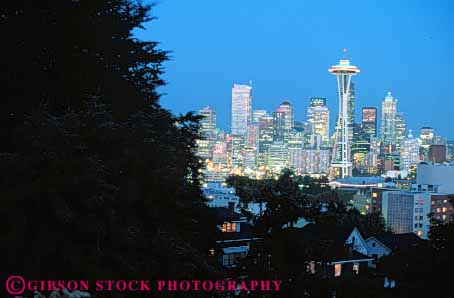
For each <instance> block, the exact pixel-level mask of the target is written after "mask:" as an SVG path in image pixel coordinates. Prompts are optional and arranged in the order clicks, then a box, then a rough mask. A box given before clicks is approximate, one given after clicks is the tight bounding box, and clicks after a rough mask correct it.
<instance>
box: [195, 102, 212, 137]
mask: <svg viewBox="0 0 454 298" xmlns="http://www.w3.org/2000/svg"><path fill="white" fill-rule="evenodd" d="M199 115H200V116H202V117H203V118H202V119H201V120H200V133H201V135H202V136H203V137H210V138H212V137H214V135H215V133H216V112H215V111H214V110H213V109H212V108H211V107H205V108H203V109H201V110H200V111H199Z"/></svg>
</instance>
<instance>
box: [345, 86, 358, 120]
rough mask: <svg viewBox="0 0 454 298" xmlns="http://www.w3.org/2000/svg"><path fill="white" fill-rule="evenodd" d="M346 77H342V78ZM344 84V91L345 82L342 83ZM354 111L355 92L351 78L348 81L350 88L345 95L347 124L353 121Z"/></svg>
mask: <svg viewBox="0 0 454 298" xmlns="http://www.w3.org/2000/svg"><path fill="white" fill-rule="evenodd" d="M346 79H347V78H345V77H344V80H346ZM342 85H343V86H344V89H345V90H344V91H346V90H347V82H344V83H343V84H342ZM355 112H356V92H355V82H354V81H353V80H352V81H351V82H350V88H349V91H348V97H347V114H348V118H347V120H348V121H347V122H348V124H349V125H352V124H354V123H355V114H356V113H355Z"/></svg>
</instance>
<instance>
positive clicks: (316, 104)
mask: <svg viewBox="0 0 454 298" xmlns="http://www.w3.org/2000/svg"><path fill="white" fill-rule="evenodd" d="M307 121H308V122H309V123H310V124H311V125H312V133H313V134H317V135H320V136H321V138H322V144H323V145H324V146H328V145H329V109H328V107H327V106H326V99H325V98H322V97H312V98H311V99H310V101H309V106H308V107H307Z"/></svg>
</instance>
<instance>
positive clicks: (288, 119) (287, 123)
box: [278, 101, 295, 131]
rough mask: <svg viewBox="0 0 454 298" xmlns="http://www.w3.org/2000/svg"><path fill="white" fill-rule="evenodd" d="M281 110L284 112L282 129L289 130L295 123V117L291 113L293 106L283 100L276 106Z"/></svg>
mask: <svg viewBox="0 0 454 298" xmlns="http://www.w3.org/2000/svg"><path fill="white" fill-rule="evenodd" d="M278 109H279V110H280V111H281V112H283V113H284V117H285V119H284V129H285V130H286V131H290V130H292V129H293V127H294V125H295V123H294V122H295V117H294V114H293V106H292V104H291V103H290V102H289V101H284V102H282V103H281V104H280V106H279V108H278Z"/></svg>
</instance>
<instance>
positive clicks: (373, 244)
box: [366, 237, 392, 258]
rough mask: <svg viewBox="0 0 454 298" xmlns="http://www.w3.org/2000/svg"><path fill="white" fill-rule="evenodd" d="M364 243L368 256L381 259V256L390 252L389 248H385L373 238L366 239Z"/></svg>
mask: <svg viewBox="0 0 454 298" xmlns="http://www.w3.org/2000/svg"><path fill="white" fill-rule="evenodd" d="M366 243H367V250H368V255H369V256H376V257H377V258H381V257H382V256H386V255H389V254H390V253H391V252H392V250H391V249H390V248H389V247H387V246H386V245H385V244H383V243H382V242H381V241H379V240H378V239H377V238H375V237H369V238H367V240H366Z"/></svg>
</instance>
